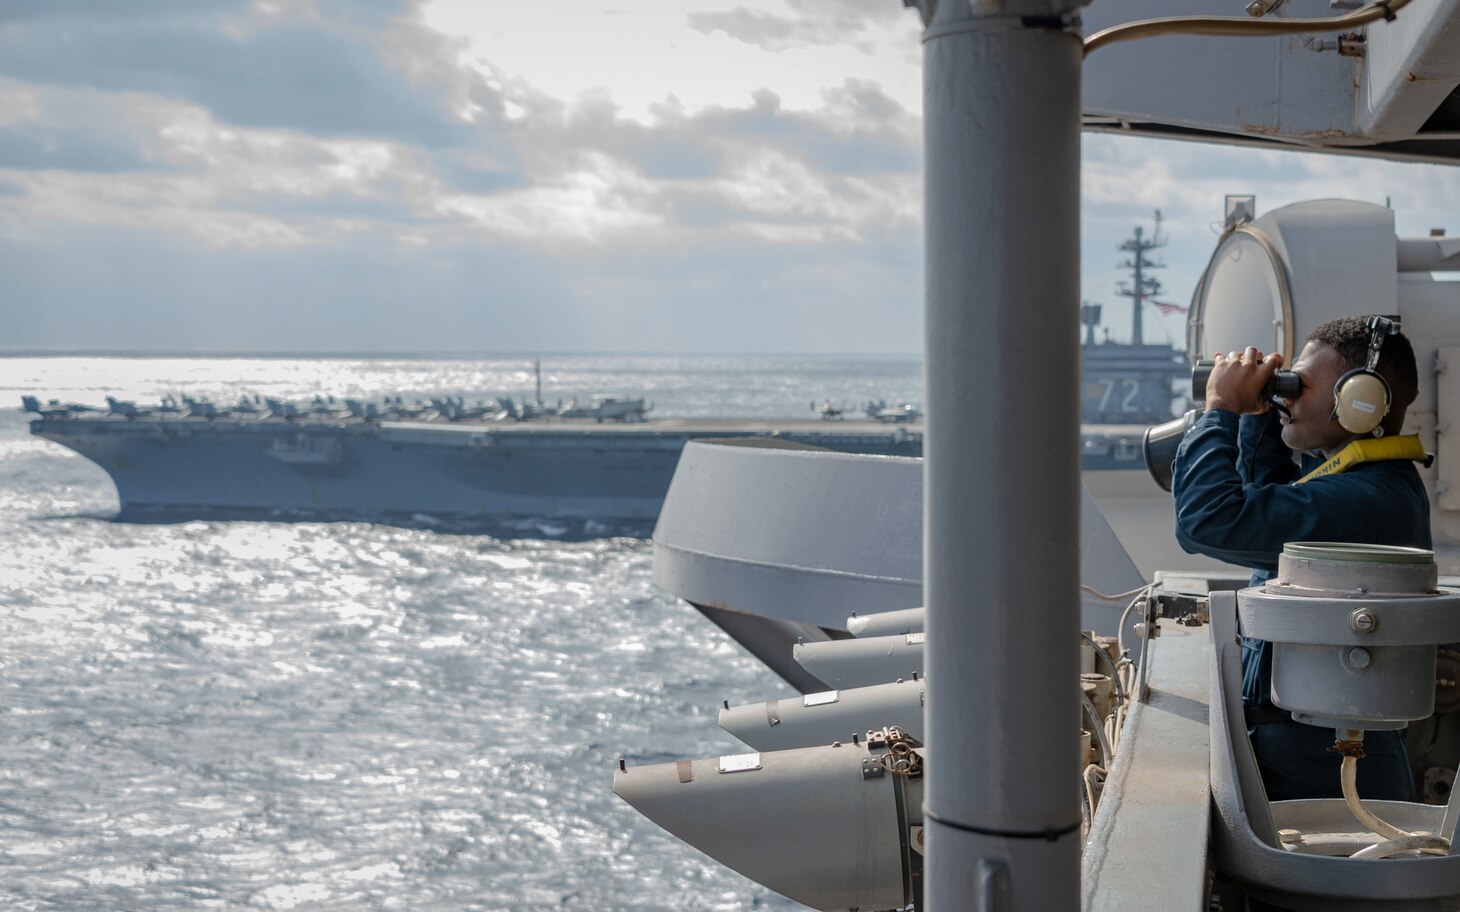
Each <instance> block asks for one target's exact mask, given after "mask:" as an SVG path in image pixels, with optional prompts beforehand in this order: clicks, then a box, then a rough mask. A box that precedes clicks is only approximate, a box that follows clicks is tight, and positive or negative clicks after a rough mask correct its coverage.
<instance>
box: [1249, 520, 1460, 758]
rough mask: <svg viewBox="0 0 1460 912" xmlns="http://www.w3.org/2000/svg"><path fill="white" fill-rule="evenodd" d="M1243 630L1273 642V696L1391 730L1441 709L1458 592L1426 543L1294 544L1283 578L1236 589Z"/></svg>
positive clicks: (1323, 715)
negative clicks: (1439, 693) (1445, 581)
mask: <svg viewBox="0 0 1460 912" xmlns="http://www.w3.org/2000/svg"><path fill="white" fill-rule="evenodd" d="M1237 608H1238V613H1239V614H1240V616H1241V618H1242V629H1243V630H1244V631H1245V632H1247V633H1248V634H1249V635H1251V636H1254V637H1257V638H1259V639H1263V640H1268V641H1269V642H1271V643H1272V644H1273V654H1272V699H1273V702H1274V703H1275V704H1277V705H1278V706H1279V707H1281V708H1283V709H1286V710H1288V711H1290V712H1291V713H1292V714H1293V718H1294V719H1297V720H1298V721H1300V722H1307V723H1309V724H1312V725H1320V726H1323V727H1325V728H1336V729H1340V728H1341V729H1361V730H1364V729H1366V730H1371V731H1377V730H1384V729H1397V728H1403V727H1404V726H1405V725H1407V724H1408V723H1410V722H1412V721H1415V720H1417V719H1424V718H1426V717H1428V716H1429V715H1430V714H1431V713H1433V712H1434V707H1435V660H1436V650H1437V647H1438V645H1439V644H1441V643H1450V642H1455V641H1456V640H1457V638H1460V592H1457V591H1455V590H1451V589H1445V588H1442V587H1440V586H1439V585H1438V570H1437V567H1436V565H1435V559H1434V553H1433V552H1430V551H1426V550H1423V549H1420V548H1401V547H1392V546H1385V545H1356V544H1345V543H1333V542H1293V543H1289V544H1288V545H1287V546H1285V547H1284V549H1283V553H1282V555H1281V556H1280V557H1279V558H1278V572H1277V576H1276V577H1274V578H1273V579H1272V580H1270V581H1269V582H1268V583H1267V584H1266V585H1265V586H1261V587H1254V588H1251V589H1244V590H1242V591H1241V592H1240V593H1238V595H1237Z"/></svg>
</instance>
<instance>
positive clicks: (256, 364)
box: [0, 356, 919, 910]
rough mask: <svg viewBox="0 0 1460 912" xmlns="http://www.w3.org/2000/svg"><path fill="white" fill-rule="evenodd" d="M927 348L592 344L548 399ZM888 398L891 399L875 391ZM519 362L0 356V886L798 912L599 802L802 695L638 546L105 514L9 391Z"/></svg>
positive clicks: (851, 379) (765, 394)
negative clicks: (742, 354) (817, 354)
mask: <svg viewBox="0 0 1460 912" xmlns="http://www.w3.org/2000/svg"><path fill="white" fill-rule="evenodd" d="M918 381H919V367H918V364H917V362H916V361H914V360H912V359H904V360H895V359H871V360H869V361H857V360H854V359H847V360H835V359H811V360H809V361H807V362H805V363H802V362H798V361H797V360H796V359H791V358H780V359H735V358H730V357H725V358H693V359H691V358H684V359H676V358H635V359H630V358H622V357H619V358H614V357H608V356H603V357H591V358H590V357H575V358H571V359H564V360H563V362H562V363H559V364H555V365H552V366H549V365H544V387H545V389H544V395H545V398H548V397H549V396H551V397H553V398H556V397H557V396H558V395H560V394H561V395H563V396H564V397H571V396H572V395H574V394H577V395H580V396H581V395H585V394H588V393H592V392H601V391H604V390H613V391H619V392H626V393H630V394H633V395H638V394H640V393H643V394H645V395H647V396H648V397H650V398H653V399H656V400H657V407H658V408H657V410H658V411H659V412H660V413H665V414H677V415H711V414H740V415H752V414H756V415H798V414H799V415H804V414H805V411H804V410H805V409H806V408H807V403H808V402H809V401H812V400H819V399H821V398H825V397H827V396H832V397H834V398H838V399H840V398H845V399H846V400H847V401H848V402H849V403H857V402H859V401H861V400H864V399H867V398H882V397H885V398H888V399H889V400H890V399H894V398H897V399H899V400H901V399H916V397H917V384H918ZM879 383H880V384H881V386H880V388H876V389H874V388H873V387H874V386H875V385H877V384H879ZM530 389H531V365H530V363H528V362H525V361H522V360H514V361H511V362H502V363H498V362H467V361H445V360H439V361H431V360H417V361H391V360H381V361H366V360H355V361H345V360H328V361H304V360H289V361H284V360H262V359H258V360H250V359H153V360H145V359H108V358H81V359H59V358H57V359H47V358H11V359H0V404H5V405H6V408H4V409H0V535H3V541H4V542H5V545H6V546H5V547H4V548H3V549H0V907H3V908H7V909H10V908H15V909H67V910H116V909H229V908H260V909H326V910H354V909H410V910H460V909H504V910H508V909H510V910H527V909H544V908H553V909H585V910H609V909H634V910H658V909H662V910H670V909H675V910H686V909H693V910H732V909H733V910H739V909H752V908H756V909H791V908H798V907H797V906H795V905H794V904H792V903H789V902H788V901H786V900H784V899H782V898H780V897H777V896H775V895H774V894H771V893H769V892H767V891H765V890H764V889H762V888H760V887H758V886H756V885H754V884H751V883H750V882H748V881H746V880H745V879H744V878H742V877H740V876H739V875H737V874H734V873H733V872H730V871H728V870H726V869H724V868H722V867H720V866H719V865H717V864H715V863H713V862H711V861H709V860H708V859H706V858H705V857H704V856H702V855H700V854H699V853H698V852H696V851H694V850H693V849H691V848H689V847H688V846H685V845H684V844H682V843H680V842H679V841H678V840H676V839H674V838H673V837H670V836H668V835H667V834H665V833H663V832H662V831H660V830H659V829H658V828H657V827H655V826H654V825H653V824H652V823H649V822H648V821H647V820H645V819H643V818H642V817H640V816H639V815H638V814H636V813H635V812H633V811H632V810H631V809H630V808H628V806H627V805H625V804H623V803H622V802H621V801H620V800H619V799H618V798H616V797H615V796H614V795H613V793H612V770H613V768H614V766H615V764H616V763H617V761H618V759H619V758H620V757H626V758H628V761H629V762H630V763H643V762H660V761H664V760H670V759H680V758H689V757H701V756H713V755H715V754H722V753H737V752H739V751H741V750H743V747H740V746H738V743H737V742H735V741H734V740H733V739H731V738H730V737H729V736H728V735H726V734H724V733H723V732H721V731H720V730H719V729H718V728H717V727H716V726H715V710H716V707H718V706H719V704H720V701H721V700H722V699H729V700H731V701H732V702H743V701H750V700H764V699H771V698H775V697H780V696H787V695H789V693H790V691H789V689H788V688H787V687H786V686H785V685H783V684H781V683H780V681H779V680H778V679H776V678H775V677H774V676H773V675H772V674H771V673H770V672H768V671H766V670H765V669H764V668H762V667H761V666H760V665H759V664H758V663H757V662H755V661H754V660H752V659H750V658H749V657H748V656H746V655H745V654H744V653H743V652H741V650H740V649H739V647H737V646H735V645H734V644H733V643H731V642H730V641H729V640H728V639H727V638H725V637H724V636H723V635H722V634H721V633H720V632H719V631H718V630H717V629H716V628H714V627H713V626H712V625H711V624H709V623H708V622H707V621H705V620H704V619H702V618H701V617H700V616H699V615H698V614H697V613H695V612H694V611H693V609H691V608H690V607H689V606H687V605H685V604H683V603H680V602H678V601H677V600H675V599H673V598H671V597H669V596H668V595H666V594H664V593H662V592H660V591H659V590H657V589H655V588H654V586H653V584H652V580H651V559H650V547H649V544H648V543H647V542H645V541H642V540H637V539H627V538H618V539H615V538H610V539H597V540H589V541H582V542H563V541H554V540H551V539H546V538H542V537H535V538H534V537H523V538H506V537H490V536H482V535H459V534H445V533H442V532H438V531H433V530H431V529H429V528H426V529H415V528H411V529H407V528H398V527H393V526H386V525H377V524H371V523H361V522H340V523H320V522H309V523H277V522H187V523H180V524H171V525H136V524H126V523H118V522H112V521H110V520H109V518H108V517H109V516H110V515H111V514H113V513H114V512H115V510H116V508H117V503H116V494H115V490H114V489H113V488H112V487H111V484H110V481H109V480H108V479H107V477H106V475H105V473H103V472H102V471H101V470H100V469H98V468H96V467H95V466H94V465H92V464H91V463H89V462H87V461H86V460H84V459H82V458H80V457H79V456H76V455H74V454H72V453H70V452H69V451H67V450H65V449H62V448H61V447H59V446H56V445H53V444H50V443H48V442H46V441H42V440H38V439H35V438H32V437H30V436H29V435H28V433H27V429H26V420H25V416H24V415H22V413H20V412H19V410H18V409H15V408H14V405H18V402H19V396H20V395H21V394H22V393H35V394H37V395H39V396H40V397H41V398H42V399H46V398H52V397H54V398H59V399H62V400H66V401H80V402H86V403H90V404H101V403H102V402H103V401H104V397H105V396H106V395H107V394H109V393H111V394H116V395H119V396H121V397H122V398H137V399H140V400H144V401H155V400H156V399H157V398H158V397H159V396H160V395H161V394H163V393H165V392H179V393H189V394H195V395H208V396H211V397H213V398H214V399H215V400H216V401H219V402H223V403H227V402H232V401H235V400H236V399H237V398H238V397H239V396H241V395H244V394H245V393H247V394H253V393H255V392H257V393H260V394H262V395H267V396H281V397H284V398H295V399H299V398H307V397H309V396H313V395H316V394H320V395H328V394H334V395H337V396H341V397H343V396H346V395H350V396H360V397H366V398H368V397H372V396H380V395H387V394H389V395H395V394H398V393H399V394H403V395H405V396H407V398H410V397H411V396H413V395H416V394H420V395H424V396H428V395H438V394H449V395H457V394H461V395H465V396H467V397H468V398H470V397H471V396H472V395H473V394H474V393H478V392H479V393H482V394H492V395H495V394H497V393H508V392H512V393H515V394H517V395H519V396H520V395H521V393H522V392H523V391H526V390H530Z"/></svg>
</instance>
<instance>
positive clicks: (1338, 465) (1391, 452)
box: [1293, 434, 1435, 484]
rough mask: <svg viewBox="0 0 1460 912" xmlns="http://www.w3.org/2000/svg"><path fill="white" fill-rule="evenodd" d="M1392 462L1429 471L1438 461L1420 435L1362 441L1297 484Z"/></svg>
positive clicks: (1352, 443) (1334, 457) (1363, 439)
mask: <svg viewBox="0 0 1460 912" xmlns="http://www.w3.org/2000/svg"><path fill="white" fill-rule="evenodd" d="M1391 459H1413V460H1414V461H1415V462H1422V463H1424V464H1425V466H1426V467H1428V466H1429V464H1430V463H1431V462H1434V459H1435V457H1433V456H1431V455H1430V454H1429V453H1426V452H1425V448H1424V446H1423V445H1422V444H1421V443H1420V442H1419V435H1418V434H1404V435H1402V436H1398V437H1361V438H1359V439H1358V440H1355V441H1353V442H1351V443H1350V444H1349V445H1348V446H1346V447H1344V448H1343V449H1341V450H1339V451H1338V452H1337V453H1335V454H1333V456H1332V457H1330V458H1329V459H1328V460H1327V461H1325V462H1324V463H1323V465H1321V466H1319V467H1318V468H1316V469H1314V470H1313V471H1311V472H1309V473H1308V474H1307V475H1304V476H1303V477H1302V478H1299V479H1298V480H1297V481H1295V482H1293V484H1302V483H1303V482H1305V481H1312V480H1313V479H1315V478H1322V477H1324V476H1325V475H1337V474H1339V473H1340V472H1346V471H1348V470H1349V469H1351V468H1353V467H1354V466H1356V465H1358V464H1359V463H1361V462H1384V461H1386V460H1391Z"/></svg>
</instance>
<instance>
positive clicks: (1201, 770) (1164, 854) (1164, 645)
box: [1080, 621, 1211, 912]
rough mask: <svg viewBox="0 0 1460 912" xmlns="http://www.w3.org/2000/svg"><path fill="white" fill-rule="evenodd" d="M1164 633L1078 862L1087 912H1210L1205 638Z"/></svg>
mask: <svg viewBox="0 0 1460 912" xmlns="http://www.w3.org/2000/svg"><path fill="white" fill-rule="evenodd" d="M1160 629H1161V635H1160V637H1158V638H1156V639H1154V640H1152V641H1151V643H1150V647H1149V649H1148V650H1147V653H1146V655H1147V661H1148V663H1149V669H1148V672H1147V677H1146V683H1147V685H1148V686H1149V687H1150V695H1149V697H1148V698H1147V699H1146V700H1145V701H1144V702H1138V703H1135V704H1133V705H1132V706H1131V707H1130V710H1129V714H1128V715H1127V716H1126V720H1125V728H1124V729H1123V730H1122V732H1121V736H1120V747H1119V748H1118V749H1117V750H1116V752H1115V763H1114V764H1113V765H1112V766H1111V769H1110V774H1109V776H1108V777H1107V778H1106V780H1105V787H1104V791H1103V792H1102V794H1101V798H1100V807H1099V809H1098V810H1097V811H1096V814H1095V819H1094V821H1093V822H1092V824H1091V828H1090V838H1089V839H1088V840H1087V841H1086V844H1085V852H1084V855H1083V856H1082V857H1081V859H1080V865H1081V871H1082V873H1081V889H1082V892H1083V894H1084V895H1083V900H1084V904H1083V906H1082V908H1083V910H1084V912H1130V910H1134V909H1160V910H1162V912H1205V910H1206V909H1207V900H1206V889H1207V882H1206V881H1207V871H1206V864H1205V859H1206V857H1207V849H1208V842H1209V840H1210V819H1211V793H1210V791H1209V790H1208V782H1207V778H1208V777H1207V770H1208V766H1209V753H1210V752H1209V748H1208V744H1207V692H1208V690H1207V688H1208V662H1207V651H1208V650H1207V631H1206V630H1205V629H1203V628H1189V627H1182V626H1180V625H1178V624H1176V623H1174V622H1172V621H1162V622H1161V624H1160Z"/></svg>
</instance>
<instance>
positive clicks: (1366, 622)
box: [1348, 608, 1379, 633]
mask: <svg viewBox="0 0 1460 912" xmlns="http://www.w3.org/2000/svg"><path fill="white" fill-rule="evenodd" d="M1348 626H1349V629H1350V630H1352V631H1353V632H1354V633H1373V632H1374V631H1375V630H1378V629H1379V616H1378V615H1376V614H1374V612H1373V611H1370V610H1369V609H1368V608H1355V609H1354V611H1353V613H1352V614H1350V615H1349V616H1348Z"/></svg>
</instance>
